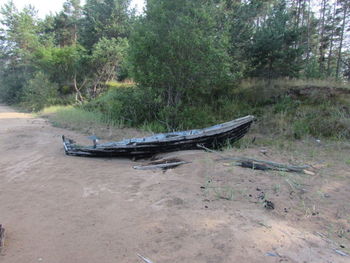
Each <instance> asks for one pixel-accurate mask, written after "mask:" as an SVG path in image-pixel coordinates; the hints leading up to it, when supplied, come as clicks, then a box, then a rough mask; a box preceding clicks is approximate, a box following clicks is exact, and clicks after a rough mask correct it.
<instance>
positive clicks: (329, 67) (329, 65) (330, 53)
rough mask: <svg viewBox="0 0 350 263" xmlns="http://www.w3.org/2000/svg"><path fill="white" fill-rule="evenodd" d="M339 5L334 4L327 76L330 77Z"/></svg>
mask: <svg viewBox="0 0 350 263" xmlns="http://www.w3.org/2000/svg"><path fill="white" fill-rule="evenodd" d="M336 7H337V3H336V2H335V3H334V8H333V14H332V31H331V36H330V41H331V43H330V46H329V54H328V61H327V75H328V77H329V76H330V75H331V62H332V56H333V45H334V33H335V32H334V30H335V20H336V19H335V15H336V14H335V12H336Z"/></svg>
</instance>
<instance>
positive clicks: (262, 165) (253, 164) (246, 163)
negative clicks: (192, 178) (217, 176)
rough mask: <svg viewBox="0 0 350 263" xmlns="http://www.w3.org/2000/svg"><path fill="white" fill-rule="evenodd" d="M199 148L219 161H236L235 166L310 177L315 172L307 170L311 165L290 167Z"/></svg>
mask: <svg viewBox="0 0 350 263" xmlns="http://www.w3.org/2000/svg"><path fill="white" fill-rule="evenodd" d="M197 146H198V147H199V148H202V149H204V150H206V151H208V152H212V153H215V154H217V155H219V156H220V157H221V158H220V159H218V160H217V161H235V162H236V163H235V165H238V166H241V167H245V168H251V169H255V170H263V171H265V170H276V171H284V172H296V173H305V174H310V175H312V174H314V173H313V172H311V171H308V170H307V169H308V168H310V166H309V165H302V166H295V165H288V164H283V163H276V162H272V161H264V160H258V159H255V158H248V157H226V156H223V155H222V154H220V153H219V152H217V151H213V150H211V149H208V148H207V147H205V146H203V145H197Z"/></svg>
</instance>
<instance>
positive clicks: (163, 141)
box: [62, 115, 254, 157]
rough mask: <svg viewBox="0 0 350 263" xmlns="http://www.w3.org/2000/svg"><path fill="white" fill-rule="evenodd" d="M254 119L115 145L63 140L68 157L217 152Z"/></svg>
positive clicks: (164, 134)
mask: <svg viewBox="0 0 350 263" xmlns="http://www.w3.org/2000/svg"><path fill="white" fill-rule="evenodd" d="M253 121H254V116H251V115H249V116H246V117H243V118H239V119H236V120H233V121H229V122H225V123H222V124H218V125H215V126H212V127H208V128H204V129H197V130H189V131H180V132H171V133H162V134H157V135H153V136H149V137H144V138H133V139H127V140H122V141H118V142H109V143H102V144H97V142H96V140H95V139H94V140H93V141H94V145H93V146H80V145H78V144H76V143H75V142H74V141H73V140H70V139H68V138H65V137H64V136H62V139H63V145H64V149H65V152H66V154H67V155H73V156H88V157H123V156H124V157H146V156H151V155H154V154H157V153H162V152H172V151H179V150H192V149H199V148H200V147H198V145H202V146H205V147H208V148H218V147H220V146H222V145H224V144H225V143H227V142H228V141H229V142H235V141H237V140H239V139H241V138H242V137H243V136H244V135H245V134H246V133H247V132H248V130H249V128H250V126H251V124H252V122H253Z"/></svg>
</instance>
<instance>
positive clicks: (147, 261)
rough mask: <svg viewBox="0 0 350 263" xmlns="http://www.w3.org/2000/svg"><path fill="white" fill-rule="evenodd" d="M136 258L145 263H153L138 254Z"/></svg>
mask: <svg viewBox="0 0 350 263" xmlns="http://www.w3.org/2000/svg"><path fill="white" fill-rule="evenodd" d="M137 256H138V257H139V258H141V259H142V260H143V261H145V262H146V263H153V262H152V261H151V260H150V259H148V258H145V257H144V256H141V255H140V254H137Z"/></svg>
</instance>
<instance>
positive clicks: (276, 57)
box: [250, 1, 302, 79]
mask: <svg viewBox="0 0 350 263" xmlns="http://www.w3.org/2000/svg"><path fill="white" fill-rule="evenodd" d="M299 34H300V30H299V29H297V28H295V27H294V26H293V25H292V24H291V23H290V14H289V13H288V10H287V8H286V3H285V1H279V2H278V3H277V4H276V5H275V6H274V7H273V9H272V11H271V13H270V14H269V16H268V18H267V20H266V21H265V22H264V23H263V24H262V26H261V27H260V28H259V29H258V30H257V32H256V33H255V35H254V37H253V40H252V45H251V47H250V57H251V66H252V69H251V75H252V76H254V77H265V78H268V79H272V78H278V77H298V75H299V71H300V68H301V60H300V59H299V58H300V56H301V54H302V50H301V49H300V48H295V46H296V45H297V42H298V37H299Z"/></svg>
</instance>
